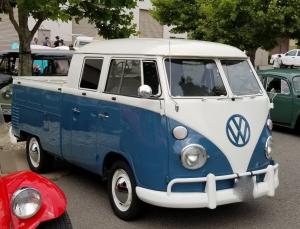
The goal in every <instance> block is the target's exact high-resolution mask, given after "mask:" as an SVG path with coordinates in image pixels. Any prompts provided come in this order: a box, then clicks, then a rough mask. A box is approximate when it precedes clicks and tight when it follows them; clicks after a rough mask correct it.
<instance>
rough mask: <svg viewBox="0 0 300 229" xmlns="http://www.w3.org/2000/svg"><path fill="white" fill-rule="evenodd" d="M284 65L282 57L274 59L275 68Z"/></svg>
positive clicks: (278, 56)
mask: <svg viewBox="0 0 300 229" xmlns="http://www.w3.org/2000/svg"><path fill="white" fill-rule="evenodd" d="M281 64H282V61H281V55H280V54H279V55H277V56H276V58H275V59H274V62H273V68H280V66H281Z"/></svg>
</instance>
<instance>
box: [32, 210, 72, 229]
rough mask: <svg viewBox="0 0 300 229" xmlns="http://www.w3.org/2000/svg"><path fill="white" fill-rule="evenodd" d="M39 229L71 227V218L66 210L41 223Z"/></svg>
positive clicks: (69, 228) (64, 228)
mask: <svg viewBox="0 0 300 229" xmlns="http://www.w3.org/2000/svg"><path fill="white" fill-rule="evenodd" d="M38 228H39V229H72V228H73V227H72V224H71V220H70V218H69V215H68V213H67V212H65V213H64V214H63V215H61V216H60V217H59V218H57V219H54V220H51V221H47V222H44V223H42V224H41V225H40V226H39V227H38Z"/></svg>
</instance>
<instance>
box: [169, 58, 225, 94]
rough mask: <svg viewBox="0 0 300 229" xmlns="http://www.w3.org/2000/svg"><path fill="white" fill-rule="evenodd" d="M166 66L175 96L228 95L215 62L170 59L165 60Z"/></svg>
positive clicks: (172, 92)
mask: <svg viewBox="0 0 300 229" xmlns="http://www.w3.org/2000/svg"><path fill="white" fill-rule="evenodd" d="M165 66H166V70H167V74H168V80H169V85H170V90H171V94H172V95H173V96H225V95H227V92H226V90H225V87H224V84H223V81H222V78H221V76H220V73H219V71H218V68H217V65H216V63H215V61H213V60H209V59H169V58H168V59H166V60H165ZM170 72H171V74H170Z"/></svg>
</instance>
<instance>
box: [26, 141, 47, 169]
mask: <svg viewBox="0 0 300 229" xmlns="http://www.w3.org/2000/svg"><path fill="white" fill-rule="evenodd" d="M26 156H27V162H28V165H29V167H30V169H31V170H32V171H34V172H36V173H43V172H46V171H47V170H48V169H49V167H50V164H51V158H50V156H49V155H48V153H47V152H45V151H44V150H43V148H42V146H41V143H40V141H39V139H38V138H36V137H30V138H29V139H28V140H27V144H26Z"/></svg>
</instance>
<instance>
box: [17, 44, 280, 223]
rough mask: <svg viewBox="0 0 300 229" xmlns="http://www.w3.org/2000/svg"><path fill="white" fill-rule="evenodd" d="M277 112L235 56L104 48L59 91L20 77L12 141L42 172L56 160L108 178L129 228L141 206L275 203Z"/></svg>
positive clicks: (91, 47)
mask: <svg viewBox="0 0 300 229" xmlns="http://www.w3.org/2000/svg"><path fill="white" fill-rule="evenodd" d="M271 108H272V104H271V103H270V101H269V98H268V96H267V94H266V92H265V90H264V89H263V87H262V85H261V83H260V81H259V78H258V76H257V75H256V72H255V70H254V69H253V67H252V65H251V63H250V61H249V60H248V58H247V56H246V55H245V54H244V53H243V52H242V51H240V50H239V49H237V48H234V47H231V46H228V45H223V44H217V43H211V42H201V41H189V40H162V39H121V40H109V41H100V42H93V43H91V44H88V45H86V46H84V47H83V48H81V49H80V50H79V51H77V52H76V53H75V54H74V56H73V59H72V63H71V67H70V70H69V76H68V78H66V79H60V80H59V82H58V80H57V79H53V78H51V77H49V78H43V79H42V80H41V79H40V78H34V77H30V78H26V77H20V78H16V79H15V80H14V95H13V118H12V126H13V129H12V133H13V134H14V135H15V136H16V137H17V138H18V139H19V141H22V140H24V141H27V158H28V163H29V165H30V167H31V169H32V170H34V171H36V172H41V171H44V169H46V167H47V166H48V165H49V158H50V157H48V156H49V155H54V156H55V157H59V158H62V159H64V160H67V161H69V162H71V163H73V164H76V165H78V166H80V167H83V168H85V169H88V170H90V171H92V172H94V173H97V174H99V175H101V176H103V177H104V178H107V179H108V193H109V196H110V201H111V205H112V208H113V210H114V212H115V213H116V215H118V216H119V217H120V218H122V219H125V220H128V219H132V218H133V217H135V216H137V215H138V213H140V206H141V201H144V202H147V203H149V204H153V205H157V206H163V207H168V208H203V207H207V208H210V209H214V208H216V207H217V206H219V205H224V204H229V203H234V202H240V201H244V200H246V199H247V200H248V199H249V198H258V197H262V196H274V192H275V189H276V188H277V187H278V184H279V181H278V164H277V163H275V162H274V161H273V159H272V136H271V128H272V122H271V120H270V119H269V118H268V117H269V110H270V109H271ZM20 114H22V115H20Z"/></svg>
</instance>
